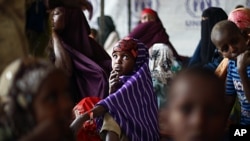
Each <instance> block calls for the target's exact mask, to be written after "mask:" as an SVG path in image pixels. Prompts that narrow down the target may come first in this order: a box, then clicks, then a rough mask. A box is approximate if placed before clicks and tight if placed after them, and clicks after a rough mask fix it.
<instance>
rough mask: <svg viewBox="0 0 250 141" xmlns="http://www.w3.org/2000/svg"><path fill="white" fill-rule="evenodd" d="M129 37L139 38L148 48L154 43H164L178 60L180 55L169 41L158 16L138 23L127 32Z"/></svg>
mask: <svg viewBox="0 0 250 141" xmlns="http://www.w3.org/2000/svg"><path fill="white" fill-rule="evenodd" d="M129 37H132V38H135V39H138V40H140V41H141V42H143V43H144V44H145V45H146V46H147V47H148V48H150V47H152V46H153V45H154V44H155V43H164V44H166V45H168V46H169V47H170V48H171V50H172V51H173V54H174V56H175V57H176V58H177V59H178V60H180V56H179V55H178V53H177V51H176V50H175V48H174V47H173V45H172V44H171V42H170V41H169V36H168V34H167V33H166V29H165V28H164V27H163V25H162V22H161V21H160V19H159V17H158V16H157V18H156V21H151V22H145V23H139V25H137V27H136V28H135V29H134V30H133V31H132V32H131V33H130V34H129Z"/></svg>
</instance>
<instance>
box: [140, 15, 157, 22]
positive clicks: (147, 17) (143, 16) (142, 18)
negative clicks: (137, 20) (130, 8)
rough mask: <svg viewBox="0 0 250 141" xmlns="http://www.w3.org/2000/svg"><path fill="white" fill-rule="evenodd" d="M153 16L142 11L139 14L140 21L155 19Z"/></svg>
mask: <svg viewBox="0 0 250 141" xmlns="http://www.w3.org/2000/svg"><path fill="white" fill-rule="evenodd" d="M155 20H156V19H155V17H154V16H153V15H152V14H149V13H144V14H142V15H141V23H145V22H151V21H155Z"/></svg>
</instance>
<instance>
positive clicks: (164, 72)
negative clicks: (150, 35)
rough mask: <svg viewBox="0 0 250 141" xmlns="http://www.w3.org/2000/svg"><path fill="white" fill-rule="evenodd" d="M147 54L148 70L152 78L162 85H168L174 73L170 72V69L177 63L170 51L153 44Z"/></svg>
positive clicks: (166, 47) (167, 48)
mask: <svg viewBox="0 0 250 141" xmlns="http://www.w3.org/2000/svg"><path fill="white" fill-rule="evenodd" d="M149 52H150V53H149V54H150V56H149V57H150V58H149V59H150V60H149V69H150V71H151V76H152V78H155V79H157V80H159V81H160V82H161V83H163V84H168V83H169V82H170V80H171V78H172V77H173V75H174V73H175V72H174V71H172V67H174V66H175V65H176V63H177V61H176V59H175V57H174V55H173V52H172V50H171V49H170V48H169V47H168V46H162V44H154V45H153V46H152V47H151V48H150V49H149Z"/></svg>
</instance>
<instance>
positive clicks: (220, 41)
mask: <svg viewBox="0 0 250 141" xmlns="http://www.w3.org/2000/svg"><path fill="white" fill-rule="evenodd" d="M223 32H224V33H222V31H218V32H217V33H218V35H216V37H212V38H213V39H212V40H213V43H214V45H215V46H216V47H217V48H218V50H219V52H220V53H221V54H222V55H223V57H226V58H229V59H232V60H236V58H237V56H238V55H240V54H241V53H243V52H244V51H245V50H246V48H247V41H246V39H245V38H244V36H243V35H242V34H240V33H235V34H230V32H229V31H226V30H224V31H223Z"/></svg>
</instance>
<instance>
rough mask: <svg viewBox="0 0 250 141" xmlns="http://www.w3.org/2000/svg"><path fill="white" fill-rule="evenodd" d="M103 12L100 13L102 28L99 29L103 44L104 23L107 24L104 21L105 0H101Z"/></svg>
mask: <svg viewBox="0 0 250 141" xmlns="http://www.w3.org/2000/svg"><path fill="white" fill-rule="evenodd" d="M100 6H101V10H100V11H101V13H100V22H101V23H100V27H99V28H100V29H99V39H100V40H99V42H100V44H102V42H103V40H104V39H103V38H102V35H103V34H104V24H105V22H104V0H101V5H100Z"/></svg>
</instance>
